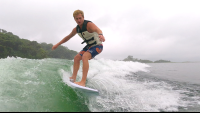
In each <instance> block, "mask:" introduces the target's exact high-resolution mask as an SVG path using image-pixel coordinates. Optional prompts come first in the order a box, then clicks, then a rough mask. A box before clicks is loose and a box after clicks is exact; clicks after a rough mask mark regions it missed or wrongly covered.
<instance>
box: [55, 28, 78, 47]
mask: <svg viewBox="0 0 200 113" xmlns="http://www.w3.org/2000/svg"><path fill="white" fill-rule="evenodd" d="M76 33H77V32H76V27H75V28H74V29H73V30H72V32H71V33H70V34H69V35H68V36H66V37H65V38H63V39H62V40H61V41H60V42H58V43H57V44H56V45H54V46H53V47H52V50H54V49H56V48H57V47H58V46H59V45H61V44H63V43H65V42H67V41H68V40H69V39H70V38H72V37H73V36H74V35H75V34H76Z"/></svg>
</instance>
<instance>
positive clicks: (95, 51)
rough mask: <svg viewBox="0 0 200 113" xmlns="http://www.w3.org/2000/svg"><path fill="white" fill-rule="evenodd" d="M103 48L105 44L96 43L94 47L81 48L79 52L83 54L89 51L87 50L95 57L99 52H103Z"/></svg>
mask: <svg viewBox="0 0 200 113" xmlns="http://www.w3.org/2000/svg"><path fill="white" fill-rule="evenodd" d="M102 50H103V45H102V44H100V45H96V46H93V47H89V48H83V50H81V51H80V52H79V54H80V55H81V56H83V54H84V53H85V52H86V51H87V52H90V53H91V55H92V58H91V59H93V58H94V57H95V56H96V55H98V54H99V53H101V52H102Z"/></svg>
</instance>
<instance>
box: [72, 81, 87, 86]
mask: <svg viewBox="0 0 200 113" xmlns="http://www.w3.org/2000/svg"><path fill="white" fill-rule="evenodd" d="M74 83H75V84H78V85H80V86H83V87H85V83H84V82H81V81H80V82H74Z"/></svg>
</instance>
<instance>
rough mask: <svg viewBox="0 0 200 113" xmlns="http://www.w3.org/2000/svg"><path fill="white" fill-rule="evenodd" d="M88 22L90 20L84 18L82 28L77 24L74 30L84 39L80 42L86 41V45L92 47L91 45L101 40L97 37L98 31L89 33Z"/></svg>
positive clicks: (99, 42)
mask: <svg viewBox="0 0 200 113" xmlns="http://www.w3.org/2000/svg"><path fill="white" fill-rule="evenodd" d="M88 22H91V21H88V20H84V22H83V27H82V29H80V26H79V25H77V26H76V31H77V33H78V35H79V36H80V37H81V38H82V39H83V40H84V41H83V42H82V43H81V44H83V43H85V42H86V43H87V45H86V46H87V47H92V46H96V45H99V44H102V42H101V41H100V39H99V35H98V33H96V32H93V33H90V32H88V31H87V23H88Z"/></svg>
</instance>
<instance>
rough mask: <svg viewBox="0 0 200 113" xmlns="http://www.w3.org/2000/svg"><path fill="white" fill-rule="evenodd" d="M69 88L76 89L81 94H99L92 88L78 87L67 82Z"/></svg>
mask: <svg viewBox="0 0 200 113" xmlns="http://www.w3.org/2000/svg"><path fill="white" fill-rule="evenodd" d="M69 84H70V86H71V87H72V88H74V89H77V90H80V91H83V92H87V93H99V91H98V90H96V89H92V88H89V87H84V86H80V85H78V84H75V83H73V82H71V81H70V82H69Z"/></svg>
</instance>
